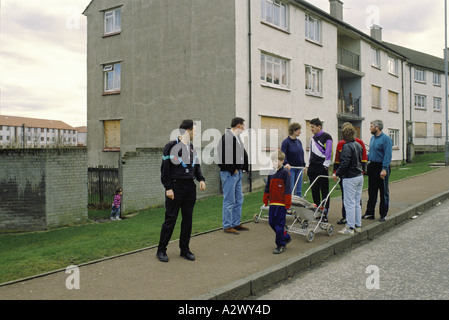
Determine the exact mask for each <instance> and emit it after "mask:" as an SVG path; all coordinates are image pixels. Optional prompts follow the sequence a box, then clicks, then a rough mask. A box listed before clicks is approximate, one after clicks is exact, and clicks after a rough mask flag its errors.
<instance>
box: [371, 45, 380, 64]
mask: <svg viewBox="0 0 449 320" xmlns="http://www.w3.org/2000/svg"><path fill="white" fill-rule="evenodd" d="M371 65H372V66H373V67H376V68H380V50H379V49H376V48H371Z"/></svg>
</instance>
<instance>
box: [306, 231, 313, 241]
mask: <svg viewBox="0 0 449 320" xmlns="http://www.w3.org/2000/svg"><path fill="white" fill-rule="evenodd" d="M306 238H307V241H308V242H312V241H313V239H314V238H315V232H313V230H309V231H308V232H307V234H306Z"/></svg>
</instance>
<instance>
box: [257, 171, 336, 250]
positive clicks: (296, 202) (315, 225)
mask: <svg viewBox="0 0 449 320" xmlns="http://www.w3.org/2000/svg"><path fill="white" fill-rule="evenodd" d="M302 172H303V171H302ZM302 172H301V174H302ZM299 178H300V176H299V177H298V179H297V180H296V183H295V187H294V188H293V190H294V189H295V188H296V184H297V183H298V181H299ZM320 178H324V179H332V177H331V176H318V177H317V178H316V179H315V180H314V181H313V182H312V183H311V184H310V186H309V188H307V190H306V192H305V193H304V196H303V197H298V196H295V195H292V206H291V215H292V216H293V218H294V220H293V222H292V223H291V224H290V225H286V229H287V230H288V231H289V232H291V233H297V234H300V235H303V236H305V237H306V240H307V241H308V242H312V241H313V239H315V234H316V233H318V232H324V231H325V232H326V233H327V235H328V236H331V235H332V234H333V233H334V226H333V225H332V224H330V223H329V222H324V220H323V219H324V218H325V214H324V208H325V207H326V204H327V202H328V201H329V198H330V195H331V194H332V192H333V191H334V190H335V188H336V187H337V185H338V183H339V182H340V179H338V180H337V181H336V183H335V184H334V186H333V187H332V189H331V190H330V191H329V193H328V195H327V197H326V198H325V199H323V200H322V201H321V203H320V205H319V206H316V205H315V204H314V203H310V202H309V201H307V200H306V199H305V197H306V196H307V193H308V192H309V190H310V189H311V188H312V186H313V185H314V184H315V183H316V181H317V180H318V179H320ZM268 209H269V207H268V206H261V207H260V212H259V214H255V215H254V222H256V223H257V222H258V221H259V220H268V218H267V215H265V216H262V212H264V211H267V212H268Z"/></svg>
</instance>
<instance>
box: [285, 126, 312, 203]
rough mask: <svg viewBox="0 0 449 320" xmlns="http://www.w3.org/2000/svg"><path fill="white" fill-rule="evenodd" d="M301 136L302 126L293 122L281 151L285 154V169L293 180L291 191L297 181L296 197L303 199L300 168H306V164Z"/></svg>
mask: <svg viewBox="0 0 449 320" xmlns="http://www.w3.org/2000/svg"><path fill="white" fill-rule="evenodd" d="M300 134H301V125H300V124H299V123H297V122H293V123H292V124H290V126H289V127H288V137H287V138H285V140H284V141H282V146H281V151H282V152H283V153H284V154H285V160H284V167H285V169H287V170H289V171H290V174H291V176H292V178H291V187H292V188H291V189H292V191H293V188H294V186H295V183H296V181H298V183H297V184H296V192H295V195H297V196H298V197H301V195H302V179H303V174H302V171H303V169H300V168H299V167H303V168H304V167H305V166H306V163H305V162H304V149H303V148H302V143H301V140H299V139H298V137H299V135H300Z"/></svg>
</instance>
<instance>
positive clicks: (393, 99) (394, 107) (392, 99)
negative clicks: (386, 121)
mask: <svg viewBox="0 0 449 320" xmlns="http://www.w3.org/2000/svg"><path fill="white" fill-rule="evenodd" d="M398 97H399V95H398V94H397V93H396V92H393V91H388V111H392V112H399V107H398Z"/></svg>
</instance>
